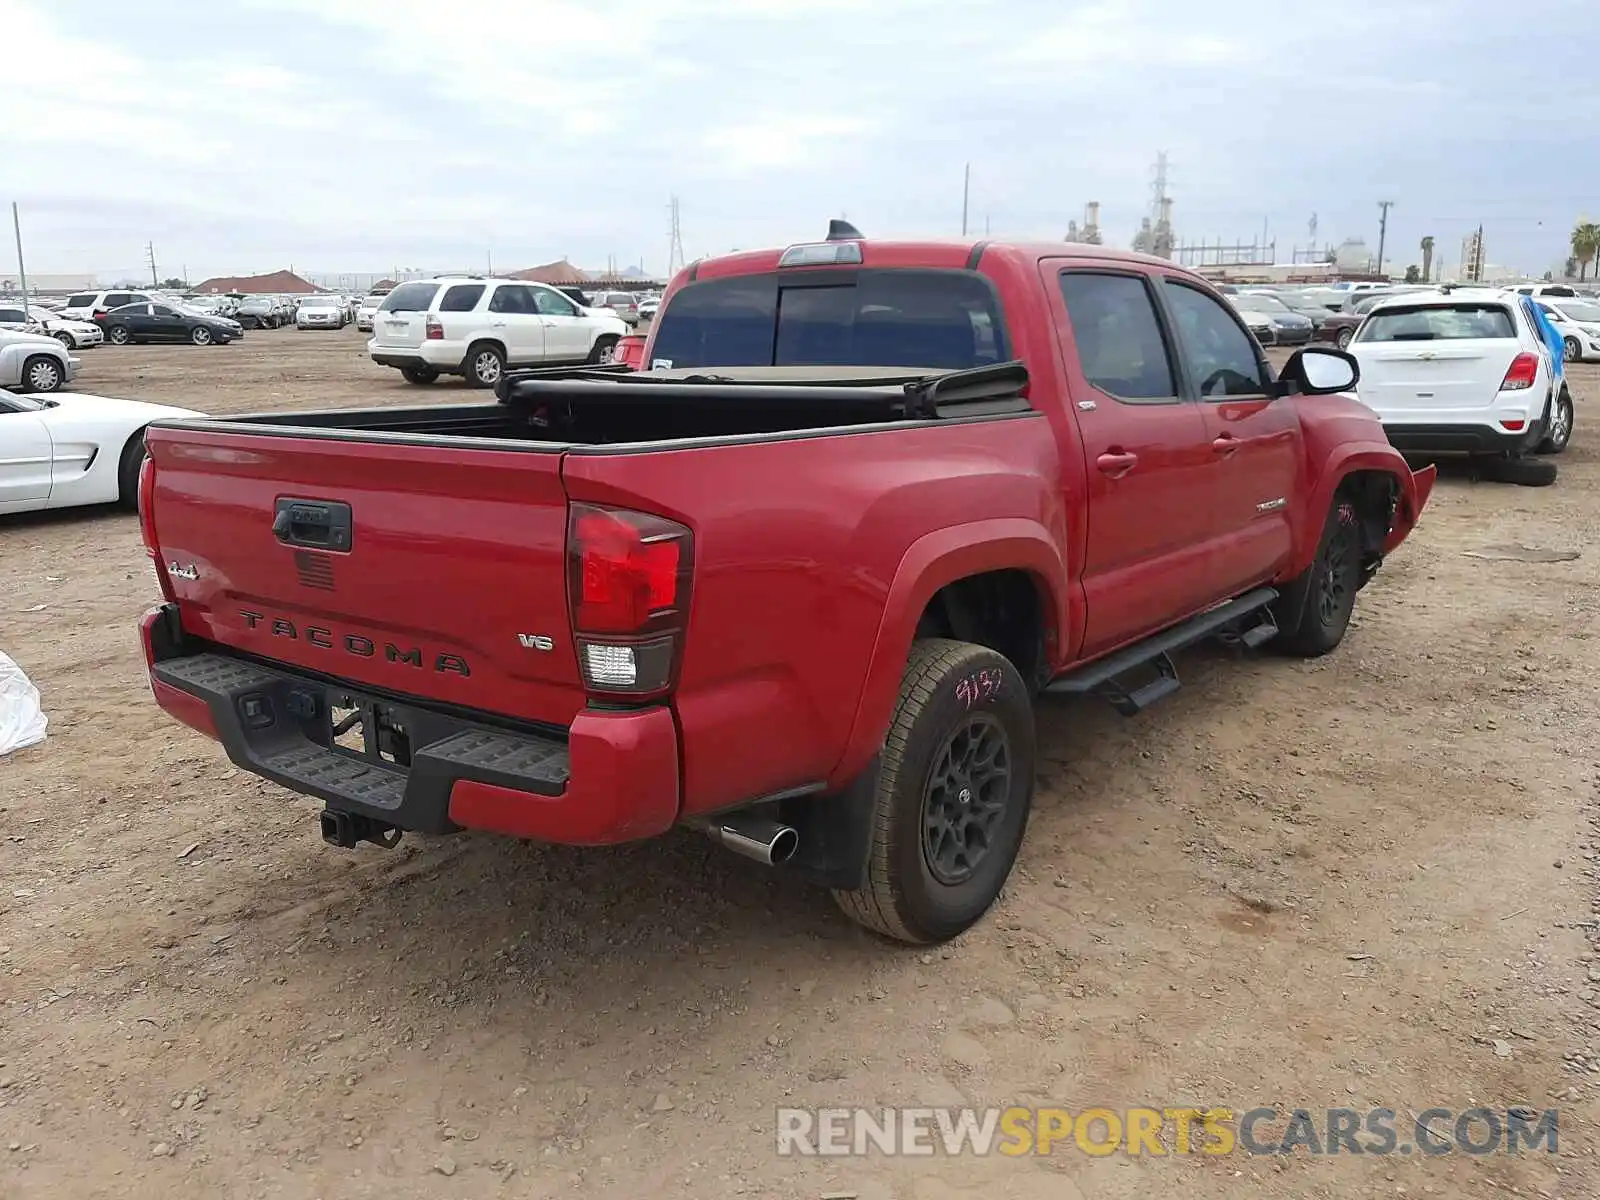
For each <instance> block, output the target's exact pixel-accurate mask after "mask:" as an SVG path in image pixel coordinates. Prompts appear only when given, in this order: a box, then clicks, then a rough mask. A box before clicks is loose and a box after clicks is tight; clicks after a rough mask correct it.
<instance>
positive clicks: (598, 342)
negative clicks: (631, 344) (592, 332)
mask: <svg viewBox="0 0 1600 1200" xmlns="http://www.w3.org/2000/svg"><path fill="white" fill-rule="evenodd" d="M621 340H622V339H621V338H619V337H618V336H617V335H616V334H614V333H607V334H602V335H601V336H600V337H597V338H595V340H594V347H593V348H592V349H591V350H590V351H589V361H590V362H591V363H608V362H610V361H611V359H612V355H613V354H615V353H616V349H617V343H618V342H619V341H621Z"/></svg>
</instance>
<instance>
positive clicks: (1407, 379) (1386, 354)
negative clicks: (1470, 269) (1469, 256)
mask: <svg viewBox="0 0 1600 1200" xmlns="http://www.w3.org/2000/svg"><path fill="white" fill-rule="evenodd" d="M1532 303H1533V302H1532V300H1531V299H1530V298H1528V297H1526V296H1518V295H1514V294H1509V293H1506V292H1502V291H1496V290H1493V289H1488V288H1481V289H1479V288H1462V289H1441V290H1440V291H1438V292H1427V293H1412V294H1407V295H1402V296H1395V297H1392V298H1389V299H1386V300H1383V301H1380V302H1379V303H1378V304H1376V305H1374V306H1373V308H1372V311H1371V312H1369V313H1368V314H1367V319H1366V320H1365V321H1363V322H1362V323H1361V327H1360V328H1359V329H1358V330H1356V335H1355V337H1354V338H1353V339H1352V340H1351V342H1350V353H1351V354H1353V355H1355V357H1356V361H1357V362H1358V363H1360V365H1361V378H1360V381H1359V382H1358V383H1357V384H1356V394H1357V396H1358V397H1359V399H1360V400H1361V402H1362V403H1363V404H1365V405H1366V406H1367V407H1368V408H1370V409H1372V410H1373V411H1374V412H1376V413H1377V414H1378V417H1379V419H1380V420H1382V421H1383V428H1384V432H1385V433H1387V434H1388V435H1389V441H1390V442H1391V443H1393V445H1394V446H1395V447H1396V448H1397V449H1399V450H1402V451H1407V450H1409V451H1416V452H1418V453H1430V452H1459V453H1467V454H1476V455H1485V456H1495V457H1499V458H1513V459H1514V458H1520V457H1522V456H1523V455H1524V454H1528V453H1530V452H1535V451H1537V452H1539V453H1544V454H1550V453H1559V452H1560V451H1561V450H1564V449H1565V448H1566V444H1567V439H1568V438H1570V437H1571V435H1572V397H1571V394H1570V393H1569V392H1568V391H1567V387H1566V382H1565V380H1564V379H1562V378H1560V377H1559V376H1557V375H1556V373H1555V371H1554V369H1553V368H1554V367H1555V365H1556V363H1555V361H1554V356H1553V355H1552V354H1551V351H1550V347H1549V346H1548V345H1547V344H1546V343H1545V341H1544V338H1543V337H1542V336H1540V333H1539V329H1538V327H1537V325H1536V324H1535V323H1534V317H1533V311H1532Z"/></svg>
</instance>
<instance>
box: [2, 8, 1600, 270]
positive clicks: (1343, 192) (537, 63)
mask: <svg viewBox="0 0 1600 1200" xmlns="http://www.w3.org/2000/svg"><path fill="white" fill-rule="evenodd" d="M1535 7H1536V9H1537V12H1538V14H1539V21H1538V26H1537V28H1535V26H1534V22H1533V20H1532V19H1531V18H1530V16H1529V14H1530V13H1532V12H1534V11H1535V9H1534V8H1530V7H1529V6H1526V5H1516V4H1511V5H1508V4H1504V3H1500V2H1499V0H1336V2H1335V3H1329V4H1318V5H1300V4H1285V3H1282V0H1274V2H1265V0H1209V2H1208V3H1203V4H1200V3H1195V2H1194V0H1114V2H1110V3H1098V2H1096V3H1073V2H1071V0H987V3H984V4H976V3H971V2H966V3H957V2H955V0H634V2H631V3H626V4H614V3H611V2H610V0H586V2H584V0H579V2H575V3H569V2H567V0H260V2H258V0H205V3H200V2H199V0H140V3H138V4H128V3H126V2H125V0H0V46H4V47H5V48H6V49H5V52H4V55H3V60H4V64H5V65H4V67H3V68H0V69H3V71H4V77H5V78H6V79H7V81H8V83H9V86H7V87H6V88H5V89H4V95H5V97H6V100H5V103H4V105H3V106H0V202H4V201H9V200H15V201H16V202H17V203H18V204H19V205H20V206H21V212H22V219H23V233H24V249H25V253H26V259H27V266H28V269H29V270H30V271H31V272H33V273H36V274H44V273H76V272H83V273H88V272H98V273H101V274H103V275H104V274H108V273H115V272H132V271H137V270H139V269H140V264H141V263H143V262H144V258H145V248H146V245H147V243H153V244H154V248H155V255H156V258H157V262H158V266H159V268H160V273H161V275H162V277H166V276H168V275H178V274H181V273H186V274H187V276H188V278H190V279H191V280H199V279H201V278H203V277H205V276H207V275H216V274H247V273H255V272H264V271H271V270H276V269H279V268H282V267H289V266H293V267H295V268H296V269H298V270H301V271H305V272H335V271H347V272H387V271H390V270H392V269H394V268H396V267H400V268H407V267H412V268H419V269H426V270H464V269H472V270H487V269H489V268H490V267H493V268H497V269H501V270H507V269H512V270H514V269H520V268H522V267H526V266H531V265H534V264H537V263H543V262H548V261H550V260H552V259H556V258H561V257H566V258H568V259H570V260H571V261H572V262H574V263H576V264H578V265H579V266H583V267H588V268H591V269H592V268H599V267H604V266H605V265H606V264H607V263H608V262H611V261H615V262H616V264H617V265H618V266H619V267H621V266H628V265H640V264H642V265H643V266H644V267H645V268H646V269H647V270H650V271H652V272H657V273H659V272H660V271H662V270H664V268H665V267H666V265H667V261H668V256H669V251H670V248H671V243H670V228H671V222H670V215H669V204H670V200H671V197H673V196H674V195H675V196H677V197H679V213H680V229H681V236H682V243H683V248H684V251H685V253H686V254H687V256H688V257H689V258H691V259H692V258H695V257H697V256H699V255H702V254H711V253H721V252H725V251H727V250H730V249H734V248H748V247H752V246H762V245H784V244H788V243H792V242H795V241H804V240H808V239H815V238H818V237H820V236H821V235H822V234H823V233H824V232H825V229H826V225H827V220H828V218H830V217H834V216H838V215H840V214H845V215H847V216H848V218H849V219H850V220H851V221H852V223H854V224H855V225H857V226H858V227H860V228H861V229H862V230H863V231H864V232H865V233H867V234H868V235H869V236H871V235H878V236H889V235H893V236H954V235H958V234H960V232H961V220H962V194H963V184H962V181H963V172H964V171H966V170H970V185H969V192H968V195H969V203H968V213H969V216H968V226H969V229H970V230H971V231H972V232H975V233H982V232H984V231H985V229H987V230H988V231H989V232H990V234H991V235H992V236H995V237H1005V236H1014V237H1030V238H1035V237H1043V238H1050V239H1056V238H1060V237H1062V236H1064V234H1065V232H1066V229H1067V223H1068V221H1069V220H1073V219H1078V220H1081V219H1082V216H1083V205H1084V204H1085V202H1087V201H1091V200H1098V201H1099V202H1100V203H1101V205H1102V210H1101V225H1102V229H1103V230H1104V233H1105V240H1106V241H1107V242H1108V243H1112V244H1119V245H1127V244H1128V242H1129V241H1130V240H1131V238H1132V236H1133V234H1134V232H1135V231H1136V230H1137V228H1138V224H1139V219H1140V217H1141V216H1143V215H1145V214H1146V213H1147V211H1148V209H1149V203H1150V185H1151V175H1152V168H1153V165H1154V162H1155V158H1156V155H1157V153H1158V152H1161V151H1165V152H1166V154H1167V156H1168V159H1169V162H1170V166H1169V170H1168V179H1169V182H1168V190H1169V193H1170V195H1171V197H1172V199H1173V204H1174V209H1173V211H1174V224H1175V226H1176V229H1177V233H1178V240H1179V242H1180V243H1182V242H1190V241H1198V240H1201V239H1205V240H1210V241H1215V240H1216V239H1218V238H1221V239H1225V240H1228V241H1249V240H1251V239H1253V238H1259V237H1261V235H1262V231H1263V228H1265V230H1266V231H1267V235H1268V236H1269V237H1272V238H1275V239H1276V241H1277V243H1278V258H1279V259H1280V261H1283V260H1287V259H1288V258H1289V253H1288V251H1289V247H1291V246H1301V247H1305V246H1307V245H1308V244H1309V243H1310V242H1311V237H1310V233H1309V223H1310V220H1311V218H1312V215H1313V214H1315V215H1316V219H1317V237H1316V241H1317V243H1319V244H1321V243H1327V242H1331V243H1333V244H1337V243H1338V242H1340V241H1341V240H1343V239H1345V238H1347V237H1361V238H1364V239H1365V240H1366V241H1367V243H1368V245H1369V246H1370V247H1371V248H1373V249H1374V250H1375V249H1376V248H1377V244H1378V234H1379V230H1378V224H1379V201H1382V200H1392V201H1393V202H1394V204H1393V207H1392V209H1391V210H1390V214H1389V222H1388V234H1387V238H1386V251H1385V257H1386V262H1387V263H1388V264H1390V265H1392V266H1393V267H1394V269H1395V270H1402V269H1403V267H1404V264H1406V263H1410V262H1417V261H1419V260H1420V253H1419V252H1418V250H1417V246H1418V241H1419V239H1420V238H1421V237H1422V236H1423V235H1425V234H1432V235H1433V236H1434V237H1435V239H1436V243H1437V246H1438V251H1437V252H1436V253H1437V254H1438V255H1439V256H1440V257H1442V258H1443V260H1444V261H1445V262H1446V263H1450V262H1453V261H1455V260H1456V259H1457V258H1459V254H1460V243H1461V239H1462V237H1463V236H1464V235H1465V234H1466V233H1468V232H1469V231H1470V230H1471V229H1472V228H1474V227H1475V226H1476V225H1477V224H1478V223H1479V222H1480V221H1481V222H1482V223H1483V225H1484V229H1485V243H1486V247H1487V258H1488V259H1489V261H1491V262H1493V263H1499V264H1508V265H1512V266H1516V267H1520V268H1523V269H1526V270H1529V271H1531V272H1533V273H1536V274H1537V273H1542V272H1543V271H1544V270H1545V269H1546V268H1548V267H1550V266H1552V265H1556V264H1559V263H1560V262H1561V261H1562V260H1563V259H1564V258H1565V256H1566V242H1567V237H1568V234H1569V232H1570V230H1571V228H1572V225H1573V224H1574V222H1575V221H1576V220H1577V219H1578V218H1579V217H1580V216H1586V217H1590V218H1592V219H1600V154H1596V152H1595V151H1596V148H1597V147H1600V129H1597V128H1596V127H1595V125H1594V120H1595V114H1596V113H1597V112H1600V104H1597V103H1596V101H1597V100H1600V70H1597V65H1600V23H1596V22H1595V21H1594V19H1593V12H1592V9H1593V0H1544V2H1543V3H1541V4H1540V5H1538V6H1535ZM202 14H203V15H202ZM1547 81H1548V82H1547ZM969 164H970V166H969ZM8 241H9V239H0V273H4V274H9V273H10V272H11V271H13V270H14V269H15V264H14V262H13V261H12V259H13V255H12V253H11V250H10V247H9V245H6V244H5V243H6V242H8Z"/></svg>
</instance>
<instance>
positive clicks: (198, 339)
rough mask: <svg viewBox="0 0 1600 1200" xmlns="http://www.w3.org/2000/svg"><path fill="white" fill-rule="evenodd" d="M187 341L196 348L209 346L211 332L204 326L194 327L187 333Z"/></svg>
mask: <svg viewBox="0 0 1600 1200" xmlns="http://www.w3.org/2000/svg"><path fill="white" fill-rule="evenodd" d="M189 340H190V341H191V342H193V343H194V344H195V345H196V346H209V345H211V342H212V337H211V330H209V329H207V328H206V327H205V326H204V325H196V326H195V327H194V328H193V329H192V330H190V331H189Z"/></svg>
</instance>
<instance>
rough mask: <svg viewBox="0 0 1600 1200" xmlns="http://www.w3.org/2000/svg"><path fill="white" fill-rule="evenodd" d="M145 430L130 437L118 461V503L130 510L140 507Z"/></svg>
mask: <svg viewBox="0 0 1600 1200" xmlns="http://www.w3.org/2000/svg"><path fill="white" fill-rule="evenodd" d="M144 456H145V449H144V430H142V429H141V430H139V432H138V433H136V434H134V435H133V436H132V437H131V438H129V439H128V444H127V445H126V446H124V447H123V448H122V458H121V460H120V461H119V462H118V463H117V503H118V504H120V505H121V506H122V507H123V508H126V509H128V510H130V511H132V510H136V509H137V508H138V507H139V468H141V467H142V466H144Z"/></svg>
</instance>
